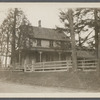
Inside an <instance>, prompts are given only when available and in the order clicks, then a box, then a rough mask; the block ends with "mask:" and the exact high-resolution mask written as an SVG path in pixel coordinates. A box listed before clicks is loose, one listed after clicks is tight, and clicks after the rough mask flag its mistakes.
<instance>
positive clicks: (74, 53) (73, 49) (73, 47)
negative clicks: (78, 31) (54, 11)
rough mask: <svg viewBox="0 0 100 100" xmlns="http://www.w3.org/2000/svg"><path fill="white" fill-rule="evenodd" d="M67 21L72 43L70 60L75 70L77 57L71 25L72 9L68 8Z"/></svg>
mask: <svg viewBox="0 0 100 100" xmlns="http://www.w3.org/2000/svg"><path fill="white" fill-rule="evenodd" d="M68 21H69V27H70V34H71V42H72V43H71V45H72V61H73V67H74V70H75V71H76V69H77V57H76V43H75V33H74V27H73V11H72V9H68Z"/></svg>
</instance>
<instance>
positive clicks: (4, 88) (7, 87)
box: [0, 80, 84, 93]
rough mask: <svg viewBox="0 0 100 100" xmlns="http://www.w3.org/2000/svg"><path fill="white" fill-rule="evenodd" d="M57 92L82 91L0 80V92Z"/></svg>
mask: <svg viewBox="0 0 100 100" xmlns="http://www.w3.org/2000/svg"><path fill="white" fill-rule="evenodd" d="M55 92H57V93H59V92H61V93H62V92H70V93H72V92H84V91H78V90H77V91H76V90H71V89H66V88H61V87H42V86H30V85H22V84H16V83H9V82H5V81H1V80H0V93H55Z"/></svg>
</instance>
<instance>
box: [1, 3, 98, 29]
mask: <svg viewBox="0 0 100 100" xmlns="http://www.w3.org/2000/svg"><path fill="white" fill-rule="evenodd" d="M89 6H90V7H100V3H98V4H95V3H93V4H88V3H85V4H84V3H81V4H80V3H0V24H1V23H2V21H3V20H4V19H5V18H6V16H7V10H8V8H16V7H17V8H21V9H22V10H23V11H24V13H25V15H26V16H27V18H28V19H29V21H30V22H31V23H32V25H33V26H38V21H39V20H41V25H42V27H47V28H55V26H62V23H61V22H60V20H59V12H60V9H61V10H66V9H67V8H76V7H89Z"/></svg>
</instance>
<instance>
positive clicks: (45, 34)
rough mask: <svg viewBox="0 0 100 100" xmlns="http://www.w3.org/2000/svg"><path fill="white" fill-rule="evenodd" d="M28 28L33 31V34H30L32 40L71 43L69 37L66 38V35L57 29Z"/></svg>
mask: <svg viewBox="0 0 100 100" xmlns="http://www.w3.org/2000/svg"><path fill="white" fill-rule="evenodd" d="M25 27H26V26H25ZM28 27H29V29H31V32H29V34H30V36H31V38H37V39H47V40H61V41H70V38H69V37H68V36H66V35H65V34H64V33H61V32H58V31H57V30H56V29H50V28H43V27H35V26H28Z"/></svg>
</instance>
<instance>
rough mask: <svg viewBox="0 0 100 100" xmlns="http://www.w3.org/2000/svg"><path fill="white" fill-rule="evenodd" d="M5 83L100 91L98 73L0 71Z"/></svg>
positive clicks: (0, 76)
mask: <svg viewBox="0 0 100 100" xmlns="http://www.w3.org/2000/svg"><path fill="white" fill-rule="evenodd" d="M0 78H1V80H4V81H9V82H14V83H20V84H30V85H38V86H46V87H64V88H71V89H83V90H85V89H86V90H89V91H95V92H99V91H100V79H99V77H98V76H97V74H96V72H82V71H80V72H77V73H73V72H71V71H70V72H32V73H25V72H9V71H0Z"/></svg>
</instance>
